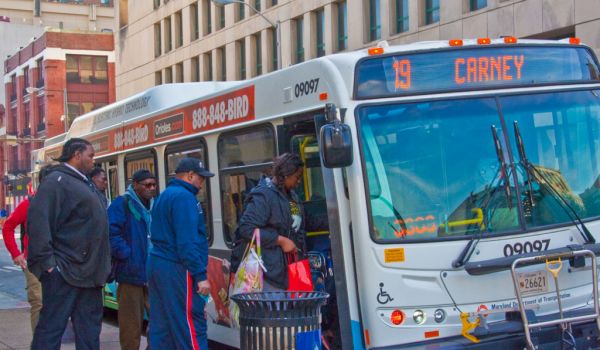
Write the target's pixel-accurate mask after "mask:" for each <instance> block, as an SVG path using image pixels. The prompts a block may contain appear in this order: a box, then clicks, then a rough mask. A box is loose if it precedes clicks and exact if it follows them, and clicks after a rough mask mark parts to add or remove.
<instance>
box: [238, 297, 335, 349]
mask: <svg viewBox="0 0 600 350" xmlns="http://www.w3.org/2000/svg"><path fill="white" fill-rule="evenodd" d="M328 297H329V294H327V293H324V292H262V293H243V294H236V295H233V296H231V299H232V300H233V301H234V302H235V303H237V305H238V306H239V308H240V316H239V318H240V320H239V323H240V349H241V350H284V349H285V350H294V349H298V350H303V349H304V348H306V347H307V346H306V345H305V344H309V345H308V346H310V349H314V348H315V345H317V348H318V349H319V348H320V347H321V306H322V305H323V304H325V302H326V301H327V298H328ZM297 344H299V346H298V347H297Z"/></svg>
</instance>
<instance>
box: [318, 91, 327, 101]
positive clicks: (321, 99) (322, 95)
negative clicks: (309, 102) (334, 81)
mask: <svg viewBox="0 0 600 350" xmlns="http://www.w3.org/2000/svg"><path fill="white" fill-rule="evenodd" d="M328 98H329V95H328V94H327V93H326V92H321V93H320V94H319V101H325V100H327V99H328Z"/></svg>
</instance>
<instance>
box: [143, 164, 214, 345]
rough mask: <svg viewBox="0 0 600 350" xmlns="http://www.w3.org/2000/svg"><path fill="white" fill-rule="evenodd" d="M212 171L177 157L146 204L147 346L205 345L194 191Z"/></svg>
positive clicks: (202, 255)
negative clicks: (148, 221)
mask: <svg viewBox="0 0 600 350" xmlns="http://www.w3.org/2000/svg"><path fill="white" fill-rule="evenodd" d="M212 176H214V174H213V173H211V172H209V171H208V170H206V169H205V168H204V166H203V165H202V162H201V161H200V160H198V159H195V158H183V159H182V160H180V161H179V164H178V165H177V168H176V169H175V178H174V179H172V180H171V181H170V182H169V185H168V187H167V189H166V190H165V191H164V192H163V193H162V194H161V195H160V196H159V197H158V199H157V200H156V202H155V204H154V208H153V209H152V230H151V231H152V234H151V241H152V249H151V251H150V258H149V262H148V265H149V266H148V272H149V281H148V289H149V292H150V326H149V328H150V330H149V345H150V348H151V349H194V350H197V349H202V350H205V349H208V341H207V337H206V318H205V313H204V307H205V305H206V301H205V300H206V299H208V295H209V293H210V284H209V283H208V278H207V275H206V271H207V265H208V240H207V237H206V227H205V225H204V213H203V212H202V206H201V205H200V203H199V202H198V200H197V199H196V194H197V193H198V191H199V190H200V188H201V187H202V185H203V184H204V181H205V180H206V178H209V177H212Z"/></svg>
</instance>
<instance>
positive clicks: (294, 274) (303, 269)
mask: <svg viewBox="0 0 600 350" xmlns="http://www.w3.org/2000/svg"><path fill="white" fill-rule="evenodd" d="M287 257H288V267H287V272H288V289H287V290H288V291H290V292H312V291H314V290H315V287H314V285H313V280H312V273H311V272H310V264H309V263H308V259H302V260H298V254H297V253H294V254H288V255H287Z"/></svg>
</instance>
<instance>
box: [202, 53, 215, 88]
mask: <svg viewBox="0 0 600 350" xmlns="http://www.w3.org/2000/svg"><path fill="white" fill-rule="evenodd" d="M212 62H213V60H212V53H211V52H208V53H205V54H204V67H203V68H204V69H203V71H204V73H203V74H204V80H205V81H212V80H213V64H212Z"/></svg>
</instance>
